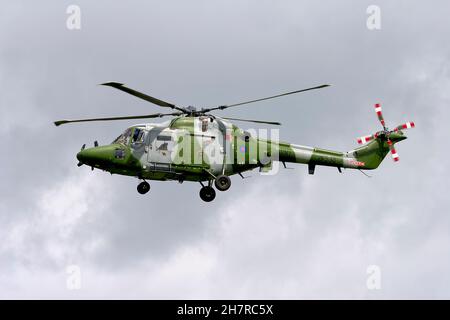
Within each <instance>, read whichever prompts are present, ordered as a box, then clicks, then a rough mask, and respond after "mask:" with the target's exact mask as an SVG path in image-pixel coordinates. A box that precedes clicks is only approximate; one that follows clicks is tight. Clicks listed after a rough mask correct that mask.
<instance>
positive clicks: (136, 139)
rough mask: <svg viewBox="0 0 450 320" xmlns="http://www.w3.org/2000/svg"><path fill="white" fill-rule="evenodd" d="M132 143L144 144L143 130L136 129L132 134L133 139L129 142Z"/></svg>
mask: <svg viewBox="0 0 450 320" xmlns="http://www.w3.org/2000/svg"><path fill="white" fill-rule="evenodd" d="M131 142H133V143H142V142H144V130H142V129H139V128H136V129H134V132H133V139H132V140H131Z"/></svg>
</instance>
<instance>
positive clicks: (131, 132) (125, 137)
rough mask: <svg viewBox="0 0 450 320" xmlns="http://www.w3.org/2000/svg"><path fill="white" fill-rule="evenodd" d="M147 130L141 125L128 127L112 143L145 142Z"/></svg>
mask: <svg viewBox="0 0 450 320" xmlns="http://www.w3.org/2000/svg"><path fill="white" fill-rule="evenodd" d="M144 138H145V130H144V129H143V128H139V127H130V128H127V129H126V130H125V131H124V132H123V133H122V134H121V135H120V136H118V137H117V138H116V139H115V140H114V141H113V142H112V143H113V144H123V145H126V146H128V145H130V142H131V146H134V145H140V144H142V143H143V142H144Z"/></svg>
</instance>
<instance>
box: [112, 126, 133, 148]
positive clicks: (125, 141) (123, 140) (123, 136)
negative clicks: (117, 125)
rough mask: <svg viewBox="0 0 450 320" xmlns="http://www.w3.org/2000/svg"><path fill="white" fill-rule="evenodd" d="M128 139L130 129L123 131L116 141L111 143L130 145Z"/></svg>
mask: <svg viewBox="0 0 450 320" xmlns="http://www.w3.org/2000/svg"><path fill="white" fill-rule="evenodd" d="M130 138H131V129H130V128H128V129H127V130H125V132H124V133H122V134H121V135H120V136H118V137H117V138H116V140H114V141H113V143H120V144H124V145H126V146H127V145H128V144H129V143H130Z"/></svg>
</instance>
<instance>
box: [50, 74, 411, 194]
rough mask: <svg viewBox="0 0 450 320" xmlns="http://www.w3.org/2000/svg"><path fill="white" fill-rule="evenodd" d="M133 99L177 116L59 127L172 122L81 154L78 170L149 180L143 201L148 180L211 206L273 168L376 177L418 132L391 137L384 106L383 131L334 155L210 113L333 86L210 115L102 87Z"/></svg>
mask: <svg viewBox="0 0 450 320" xmlns="http://www.w3.org/2000/svg"><path fill="white" fill-rule="evenodd" d="M103 85H105V86H110V87H113V88H116V89H118V90H121V91H124V92H126V93H129V94H131V95H133V96H136V97H138V98H141V99H143V100H146V101H148V102H151V103H153V104H156V105H158V106H160V107H165V108H170V109H172V112H171V113H156V114H149V115H141V116H124V117H111V118H94V119H78V120H60V121H56V122H55V125H56V126H60V125H62V124H66V123H73V122H88V121H112V120H130V119H152V118H162V117H166V116H171V117H173V118H172V119H171V120H170V121H167V122H163V123H146V124H138V125H134V126H131V127H129V128H127V129H126V130H125V131H124V132H123V133H122V134H121V135H120V136H119V137H117V138H116V139H115V140H114V141H113V142H112V143H111V144H109V145H104V146H99V145H98V143H97V141H95V142H94V147H93V148H87V149H86V148H85V147H86V145H83V146H82V148H81V151H80V152H79V153H78V154H77V159H78V161H79V163H78V166H82V165H87V166H90V167H91V168H92V170H94V168H98V169H101V170H104V171H108V172H110V173H111V174H121V175H127V176H133V177H137V178H138V179H140V180H142V182H140V183H139V185H138V187H137V191H138V192H139V193H140V194H145V193H147V192H148V191H149V190H150V184H149V183H148V182H147V181H146V180H160V181H167V180H174V181H178V182H180V183H182V182H183V181H195V182H199V183H200V184H201V186H202V188H201V189H200V198H201V199H202V200H204V201H206V202H210V201H212V200H214V198H215V196H216V192H215V190H214V188H213V182H214V185H215V187H216V189H217V190H219V191H226V190H228V189H229V188H230V186H231V180H230V176H231V175H234V174H238V175H240V176H241V177H242V178H244V177H243V175H242V173H243V172H245V171H248V170H253V169H255V168H259V169H260V171H262V172H266V173H267V172H270V171H272V170H273V164H274V163H277V164H279V163H280V162H281V163H282V164H283V165H284V167H286V163H303V164H307V165H308V170H309V174H314V169H315V167H316V165H321V166H331V167H337V169H338V170H339V172H341V168H350V169H359V170H371V169H376V168H377V167H378V166H379V165H380V163H381V162H382V161H383V159H384V158H385V156H386V155H387V154H388V153H389V151H390V152H391V155H392V158H393V160H394V161H398V160H399V157H398V154H397V152H396V151H395V148H394V145H395V143H397V142H399V141H402V140H404V139H406V136H405V135H404V133H403V131H402V130H404V129H408V128H413V127H414V126H415V125H414V122H407V123H405V124H402V125H399V126H397V127H396V128H394V129H393V130H389V129H388V128H387V127H386V125H385V122H384V119H383V115H382V113H381V106H380V105H379V104H376V105H375V112H376V114H377V115H378V119H379V120H380V122H381V125H382V126H383V130H381V131H378V132H377V133H375V134H372V135H368V136H363V137H361V138H359V139H358V140H357V141H358V143H359V144H363V146H361V147H359V148H356V149H354V150H351V151H348V152H339V151H330V150H325V149H320V148H313V147H307V146H301V145H296V144H290V143H285V142H280V141H278V139H277V137H275V138H272V139H268V138H266V137H265V138H263V137H261V135H257V134H255V133H251V132H249V131H245V130H242V129H241V128H239V127H237V126H235V125H233V124H232V123H231V122H230V121H246V122H253V123H259V124H268V125H281V124H280V123H279V122H271V121H260V120H249V119H237V118H227V117H219V116H216V115H213V114H211V111H219V110H225V109H227V108H231V107H236V106H241V105H245V104H249V103H254V102H258V101H263V100H269V99H273V98H278V97H282V96H287V95H290V94H294V93H299V92H305V91H309V90H315V89H321V88H325V87H328V86H329V85H320V86H317V87H312V88H307V89H302V90H297V91H292V92H287V93H283V94H278V95H275V96H270V97H266V98H261V99H255V100H250V101H245V102H240V103H236V104H231V105H222V106H217V107H211V108H202V109H200V110H197V109H196V108H194V107H192V106H189V107H186V108H184V107H179V106H176V105H174V104H172V103H169V102H165V101H163V100H159V99H156V98H154V97H151V96H148V95H146V94H144V93H141V92H139V91H136V90H133V89H130V88H128V87H126V86H125V85H124V84H121V83H117V82H108V83H103Z"/></svg>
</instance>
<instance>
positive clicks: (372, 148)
mask: <svg viewBox="0 0 450 320" xmlns="http://www.w3.org/2000/svg"><path fill="white" fill-rule="evenodd" d="M351 153H352V155H353V157H355V159H356V160H357V161H358V162H360V163H361V164H364V165H363V166H361V167H360V169H367V170H372V169H376V168H378V166H379V165H380V163H381V162H382V161H383V160H384V158H385V157H386V155H387V154H388V153H389V146H388V144H387V143H386V141H383V140H381V139H374V140H372V141H370V142H369V143H367V144H366V145H364V146H362V147H359V148H357V149H355V150H353V151H351Z"/></svg>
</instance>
